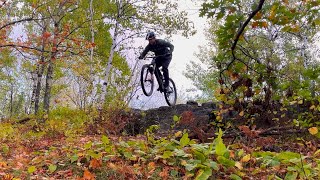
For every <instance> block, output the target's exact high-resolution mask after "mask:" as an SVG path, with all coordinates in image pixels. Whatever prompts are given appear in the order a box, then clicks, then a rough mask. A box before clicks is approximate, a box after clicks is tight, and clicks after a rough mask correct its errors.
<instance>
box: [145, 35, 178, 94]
mask: <svg viewBox="0 0 320 180" xmlns="http://www.w3.org/2000/svg"><path fill="white" fill-rule="evenodd" d="M146 40H149V44H148V45H147V46H146V47H145V49H144V50H143V52H142V53H141V54H140V56H139V59H143V58H144V57H145V56H146V54H147V53H148V52H149V51H151V52H154V54H155V55H156V56H159V57H157V58H156V59H155V61H156V67H157V68H158V69H159V67H161V66H162V71H163V76H164V88H165V90H166V91H167V92H169V70H168V67H169V64H170V62H171V59H172V52H173V49H174V46H173V45H172V44H171V43H170V42H167V41H165V40H162V39H156V35H155V33H154V32H148V33H147V36H146Z"/></svg>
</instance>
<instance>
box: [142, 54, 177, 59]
mask: <svg viewBox="0 0 320 180" xmlns="http://www.w3.org/2000/svg"><path fill="white" fill-rule="evenodd" d="M168 55H171V53H168V54H163V55H158V56H146V57H144V58H143V59H155V58H157V57H163V56H168Z"/></svg>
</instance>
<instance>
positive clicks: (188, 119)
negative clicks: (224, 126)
mask: <svg viewBox="0 0 320 180" xmlns="http://www.w3.org/2000/svg"><path fill="white" fill-rule="evenodd" d="M215 109H216V105H215V103H213V102H208V103H203V104H201V105H199V104H198V103H197V102H195V101H188V102H187V104H178V105H175V106H171V107H169V106H162V107H159V108H156V109H149V110H146V111H142V110H138V109H133V110H132V115H133V116H134V117H136V118H133V119H135V120H134V121H133V122H131V123H130V125H129V126H128V127H127V128H126V130H127V132H128V133H129V134H142V133H144V132H145V130H146V129H147V128H148V127H150V126H151V125H158V126H159V127H160V129H159V132H160V133H161V132H163V133H165V132H167V131H169V130H171V129H172V128H171V126H172V125H173V124H174V121H173V117H174V116H178V117H180V123H178V124H176V125H175V126H174V127H173V128H174V130H183V129H189V130H192V129H193V128H194V127H200V126H203V127H205V126H207V125H208V124H209V123H210V122H211V121H213V120H214V119H215V115H214V113H213V111H214V110H215Z"/></svg>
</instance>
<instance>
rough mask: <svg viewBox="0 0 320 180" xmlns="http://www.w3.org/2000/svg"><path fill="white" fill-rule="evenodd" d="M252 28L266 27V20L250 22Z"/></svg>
mask: <svg viewBox="0 0 320 180" xmlns="http://www.w3.org/2000/svg"><path fill="white" fill-rule="evenodd" d="M251 27H252V28H258V27H260V28H267V27H268V23H267V22H266V21H254V22H252V24H251Z"/></svg>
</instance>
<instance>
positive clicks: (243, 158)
mask: <svg viewBox="0 0 320 180" xmlns="http://www.w3.org/2000/svg"><path fill="white" fill-rule="evenodd" d="M250 158H251V155H250V154H247V155H245V156H243V157H242V158H241V162H248V161H250Z"/></svg>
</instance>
